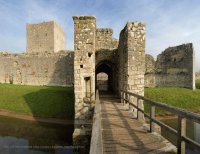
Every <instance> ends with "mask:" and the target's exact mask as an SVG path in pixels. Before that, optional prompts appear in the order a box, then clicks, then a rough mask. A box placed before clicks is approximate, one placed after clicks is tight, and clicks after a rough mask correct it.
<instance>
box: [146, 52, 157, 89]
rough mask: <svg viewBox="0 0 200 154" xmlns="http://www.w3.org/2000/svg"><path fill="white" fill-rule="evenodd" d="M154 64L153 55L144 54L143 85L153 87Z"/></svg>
mask: <svg viewBox="0 0 200 154" xmlns="http://www.w3.org/2000/svg"><path fill="white" fill-rule="evenodd" d="M155 64H156V61H155V60H154V58H153V56H151V55H149V54H146V55H145V78H144V79H145V82H144V83H145V87H155Z"/></svg>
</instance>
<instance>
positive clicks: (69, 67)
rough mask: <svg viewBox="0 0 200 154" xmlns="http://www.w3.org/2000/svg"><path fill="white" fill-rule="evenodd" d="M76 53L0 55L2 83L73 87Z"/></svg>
mask: <svg viewBox="0 0 200 154" xmlns="http://www.w3.org/2000/svg"><path fill="white" fill-rule="evenodd" d="M73 59H74V52H67V53H56V54H35V55H33V54H9V53H0V68H1V69H0V83H9V84H20V85H50V86H72V85H73V82H74V76H73V70H74V62H73Z"/></svg>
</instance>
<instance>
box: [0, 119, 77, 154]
mask: <svg viewBox="0 0 200 154" xmlns="http://www.w3.org/2000/svg"><path fill="white" fill-rule="evenodd" d="M73 130H74V125H58V124H47V123H40V122H30V121H25V120H19V119H14V118H8V117H3V116H0V153H3V154H8V153H13V154H15V153H24V154H25V153H26V154H29V153H34V154H54V153H56V154H58V153H59V154H61V153H67V154H68V153H73V150H76V149H75V148H76V147H77V149H78V148H79V149H80V147H81V146H78V145H77V146H72V145H73V139H72V134H73Z"/></svg>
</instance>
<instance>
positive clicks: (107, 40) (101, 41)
mask: <svg viewBox="0 0 200 154" xmlns="http://www.w3.org/2000/svg"><path fill="white" fill-rule="evenodd" d="M112 35H113V30H112V29H111V28H98V29H96V38H95V40H96V51H98V50H100V49H109V50H111V49H117V47H118V40H117V39H114V38H113V37H112Z"/></svg>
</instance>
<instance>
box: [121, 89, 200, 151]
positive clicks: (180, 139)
mask: <svg viewBox="0 0 200 154" xmlns="http://www.w3.org/2000/svg"><path fill="white" fill-rule="evenodd" d="M130 96H133V97H135V98H137V104H136V105H135V104H133V102H131V101H130V99H129V98H130ZM140 100H143V101H144V102H145V103H147V104H149V105H150V115H148V114H147V113H145V112H144V110H143V109H141V108H140V105H139V103H140ZM121 103H123V104H125V103H128V104H129V105H131V106H133V107H134V108H136V109H137V118H139V116H138V115H139V112H142V113H143V114H144V116H145V117H147V118H148V119H149V120H150V132H154V131H155V123H156V124H158V125H159V126H160V127H162V128H163V129H165V130H167V131H169V132H170V133H173V134H174V135H176V136H177V150H178V153H181V154H182V153H185V142H186V143H188V144H189V145H190V146H192V147H195V148H197V149H198V150H200V144H199V143H198V142H196V141H194V140H191V139H190V138H188V137H187V136H186V119H190V120H192V121H194V122H197V123H200V115H199V114H196V113H192V112H188V111H186V110H184V109H180V108H177V107H173V106H170V105H166V104H163V103H160V102H155V101H153V100H150V99H148V98H145V97H144V96H140V95H138V94H135V93H132V92H127V91H124V90H121ZM155 107H159V108H162V109H164V110H167V111H169V112H172V113H174V114H176V115H178V127H177V130H175V129H173V128H171V127H170V126H168V125H166V124H164V123H163V122H161V121H159V120H157V119H155Z"/></svg>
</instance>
